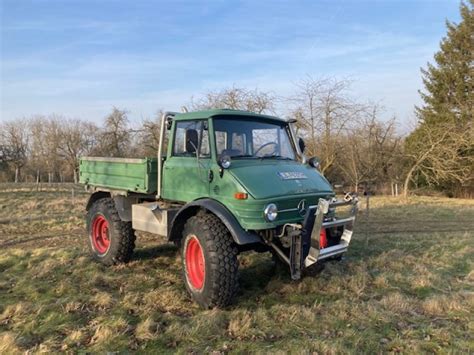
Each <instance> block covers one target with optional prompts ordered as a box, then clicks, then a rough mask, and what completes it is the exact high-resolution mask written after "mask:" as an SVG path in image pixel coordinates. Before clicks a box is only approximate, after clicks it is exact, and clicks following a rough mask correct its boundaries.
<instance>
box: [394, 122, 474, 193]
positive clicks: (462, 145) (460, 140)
mask: <svg viewBox="0 0 474 355" xmlns="http://www.w3.org/2000/svg"><path fill="white" fill-rule="evenodd" d="M472 138H473V132H472V129H468V130H462V131H460V130H459V129H457V127H456V125H455V123H452V122H445V123H440V124H436V125H427V124H421V125H420V126H419V127H418V128H417V129H416V130H415V132H413V133H412V134H411V135H410V137H409V139H407V141H406V143H405V152H404V154H405V157H406V159H407V164H408V169H407V173H406V175H405V182H404V186H403V195H404V196H405V197H406V196H408V191H409V187H410V183H411V182H412V181H413V180H414V176H415V174H417V175H418V174H419V175H420V176H422V177H423V179H424V180H425V182H426V183H428V184H429V185H440V184H442V183H443V182H445V181H457V182H458V183H459V184H463V183H466V182H467V181H469V180H472V167H473V164H474V157H473V155H472V153H469V152H471V151H472Z"/></svg>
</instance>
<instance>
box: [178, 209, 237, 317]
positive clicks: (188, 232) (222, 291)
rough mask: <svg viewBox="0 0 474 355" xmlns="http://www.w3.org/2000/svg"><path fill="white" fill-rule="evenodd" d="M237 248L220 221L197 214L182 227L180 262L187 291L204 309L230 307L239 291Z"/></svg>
mask: <svg viewBox="0 0 474 355" xmlns="http://www.w3.org/2000/svg"><path fill="white" fill-rule="evenodd" d="M237 254H238V250H237V246H236V245H235V243H234V241H233V239H232V236H231V235H230V233H229V231H228V230H227V228H226V227H225V225H224V224H223V223H222V222H221V220H220V219H219V218H217V217H216V216H214V215H212V214H199V215H197V216H193V217H191V218H190V219H189V220H188V221H187V222H186V224H185V226H184V230H183V239H182V243H181V259H182V263H183V274H184V281H185V284H186V288H187V290H188V291H189V293H190V294H191V296H192V297H193V299H194V300H195V301H196V302H197V303H198V304H199V305H200V306H202V307H204V308H212V307H225V306H227V305H229V304H230V303H231V301H232V299H233V297H234V295H235V293H236V291H237V288H238V260H237Z"/></svg>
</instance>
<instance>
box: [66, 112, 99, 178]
mask: <svg viewBox="0 0 474 355" xmlns="http://www.w3.org/2000/svg"><path fill="white" fill-rule="evenodd" d="M97 131H98V128H97V126H96V125H95V124H93V123H90V122H84V121H81V120H79V119H66V118H64V119H62V121H61V127H60V129H59V146H58V152H59V156H60V157H61V158H62V159H63V160H64V162H65V164H66V166H67V168H68V170H69V173H70V174H71V175H72V176H73V181H74V183H77V182H78V181H79V176H78V172H79V170H78V169H79V158H80V157H81V156H82V155H88V154H89V153H90V152H91V151H92V150H93V148H94V147H95V146H96V144H97V142H96V132H97Z"/></svg>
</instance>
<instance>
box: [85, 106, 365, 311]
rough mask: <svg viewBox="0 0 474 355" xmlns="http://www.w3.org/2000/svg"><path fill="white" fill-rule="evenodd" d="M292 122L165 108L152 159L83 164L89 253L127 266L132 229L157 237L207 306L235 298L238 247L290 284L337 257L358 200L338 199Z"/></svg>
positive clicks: (236, 113) (345, 243)
mask: <svg viewBox="0 0 474 355" xmlns="http://www.w3.org/2000/svg"><path fill="white" fill-rule="evenodd" d="M294 123H295V122H293V121H291V120H290V121H289V120H283V119H280V118H278V117H273V116H267V115H261V114H254V113H250V112H245V111H235V110H209V111H197V112H190V113H169V112H168V113H164V114H163V116H162V120H161V131H160V147H159V149H158V152H157V158H156V159H117V158H115V159H111V158H97V157H93V158H91V157H85V158H83V159H81V163H80V164H81V165H80V179H81V182H82V183H84V184H85V185H86V188H87V189H88V190H89V191H91V193H92V195H91V198H90V200H89V203H88V206H87V210H88V218H87V219H88V230H89V244H90V246H91V251H92V254H93V255H94V257H95V258H96V259H97V260H100V261H102V262H104V263H106V264H114V263H117V262H124V261H125V262H126V261H127V260H128V259H129V258H130V256H131V253H132V251H133V246H134V240H135V235H134V231H135V230H139V231H145V232H151V233H154V234H157V235H161V236H164V237H166V238H167V239H168V240H169V241H171V242H174V243H175V244H176V245H178V246H179V247H180V249H181V255H182V260H183V278H184V282H185V285H186V287H187V289H188V291H189V293H190V294H191V296H192V297H193V299H194V300H195V301H197V302H198V303H199V304H200V305H201V306H203V307H205V308H209V307H215V306H226V305H227V304H229V303H230V302H231V301H232V299H233V296H234V294H235V290H236V288H237V283H238V274H237V273H238V259H237V255H238V254H239V253H240V252H242V251H245V250H252V249H253V250H256V251H270V252H272V253H273V254H274V255H275V256H276V257H278V258H279V259H280V260H281V261H282V262H283V263H285V264H286V265H288V267H289V270H290V274H291V277H292V279H295V280H296V279H299V278H301V276H302V271H303V270H304V269H306V268H310V267H314V265H316V264H321V263H322V262H324V261H326V260H329V259H333V258H339V257H340V256H342V255H343V254H344V253H345V252H346V251H347V247H348V245H349V243H350V239H351V236H352V230H353V223H354V219H355V214H356V211H357V199H356V198H355V197H353V196H352V195H346V196H345V199H344V200H336V198H335V194H334V192H333V189H332V188H331V185H330V183H329V182H328V181H327V180H326V178H324V176H323V175H322V174H321V173H320V172H319V170H318V169H317V164H316V163H315V159H310V160H307V159H306V157H305V156H304V142H303V141H302V139H297V137H296V135H295V132H294V128H293V124H294ZM165 142H167V145H166V146H165ZM97 206H99V207H97ZM344 206H347V207H348V209H349V211H346V215H345V216H343V217H340V216H338V215H337V214H336V209H339V208H343V207H344ZM115 220H117V222H116V223H115ZM114 223H115V224H114ZM104 226H105V227H104ZM114 229H115V230H114ZM121 229H122V230H125V233H121V232H120V230H121ZM114 240H115V242H114ZM117 241H120V242H121V243H119V244H125V245H127V247H123V248H122V249H120V248H118V249H117V248H114V245H115V244H116V243H118V242H117ZM123 241H126V242H123Z"/></svg>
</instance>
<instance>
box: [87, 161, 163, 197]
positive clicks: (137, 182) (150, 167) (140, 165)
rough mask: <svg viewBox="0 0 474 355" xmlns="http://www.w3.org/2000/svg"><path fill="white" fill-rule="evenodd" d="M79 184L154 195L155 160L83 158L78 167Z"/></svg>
mask: <svg viewBox="0 0 474 355" xmlns="http://www.w3.org/2000/svg"><path fill="white" fill-rule="evenodd" d="M79 172H80V182H81V183H82V184H85V185H91V186H96V187H104V188H107V189H116V190H125V191H131V192H140V193H145V194H152V193H156V185H157V159H156V158H143V159H128V158H98V157H84V158H82V159H81V160H80V166H79Z"/></svg>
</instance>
